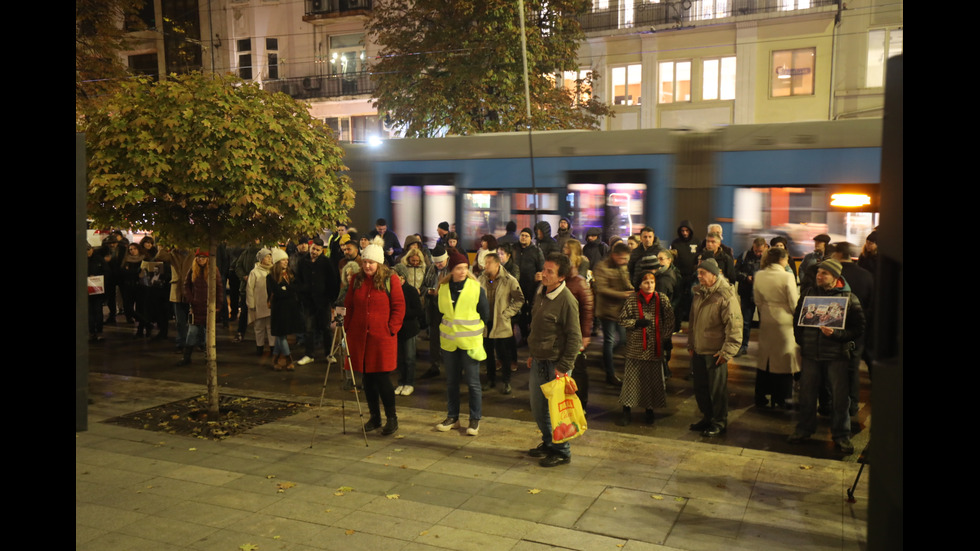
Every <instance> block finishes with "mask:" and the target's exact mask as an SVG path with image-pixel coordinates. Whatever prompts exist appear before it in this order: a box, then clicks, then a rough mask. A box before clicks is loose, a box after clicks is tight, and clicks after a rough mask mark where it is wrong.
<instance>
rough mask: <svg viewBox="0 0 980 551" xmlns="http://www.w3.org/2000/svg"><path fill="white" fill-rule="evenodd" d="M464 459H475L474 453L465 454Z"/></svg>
mask: <svg viewBox="0 0 980 551" xmlns="http://www.w3.org/2000/svg"><path fill="white" fill-rule="evenodd" d="M463 459H473V456H472V455H464V456H463Z"/></svg>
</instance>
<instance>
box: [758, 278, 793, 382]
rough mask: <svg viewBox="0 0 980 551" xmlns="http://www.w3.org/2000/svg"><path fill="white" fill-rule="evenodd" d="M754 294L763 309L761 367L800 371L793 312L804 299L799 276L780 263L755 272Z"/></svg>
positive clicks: (763, 368) (760, 324) (774, 370)
mask: <svg viewBox="0 0 980 551" xmlns="http://www.w3.org/2000/svg"><path fill="white" fill-rule="evenodd" d="M752 294H753V296H754V297H755V305H756V307H757V308H758V309H759V361H758V368H759V369H761V370H763V371H765V369H766V364H767V363H768V364H769V371H770V372H772V373H796V372H797V371H799V370H800V347H799V346H798V345H797V344H796V340H795V339H794V338H793V312H794V310H795V309H796V303H797V301H799V299H800V292H799V290H797V288H796V278H795V277H794V276H793V274H792V273H790V272H787V271H786V270H785V269H784V268H783V267H782V266H780V265H779V264H770V265H769V266H767V267H766V268H765V269H763V270H759V271H758V272H756V273H755V285H754V286H753V290H752Z"/></svg>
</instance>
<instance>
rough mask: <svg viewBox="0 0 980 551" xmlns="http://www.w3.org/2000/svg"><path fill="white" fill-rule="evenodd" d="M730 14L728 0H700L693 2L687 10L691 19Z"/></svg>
mask: <svg viewBox="0 0 980 551" xmlns="http://www.w3.org/2000/svg"><path fill="white" fill-rule="evenodd" d="M731 15H732V7H731V2H730V1H729V0H701V1H700V2H694V3H693V5H692V6H691V9H690V10H689V16H690V18H691V19H692V20H701V19H718V18H719V17H730V16H731Z"/></svg>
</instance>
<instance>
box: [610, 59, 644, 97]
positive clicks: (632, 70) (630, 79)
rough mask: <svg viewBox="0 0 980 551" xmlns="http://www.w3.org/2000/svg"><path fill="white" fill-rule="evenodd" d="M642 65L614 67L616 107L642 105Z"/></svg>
mask: <svg viewBox="0 0 980 551" xmlns="http://www.w3.org/2000/svg"><path fill="white" fill-rule="evenodd" d="M642 68H643V66H642V65H640V64H639V63H637V64H636V65H627V66H626V67H613V70H612V85H613V103H614V104H616V105H640V103H641V101H640V100H641V98H640V70H641V69H642Z"/></svg>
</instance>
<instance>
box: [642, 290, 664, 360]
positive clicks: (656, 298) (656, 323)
mask: <svg viewBox="0 0 980 551" xmlns="http://www.w3.org/2000/svg"><path fill="white" fill-rule="evenodd" d="M636 294H637V295H639V296H638V297H637V298H636V307H637V308H638V309H639V310H640V319H643V299H644V297H645V298H646V299H647V303H649V302H650V297H653V300H654V301H655V303H656V306H655V307H654V312H653V313H654V318H653V328H654V331H655V333H654V335H659V334H660V295H659V294H657V293H656V292H654V293H653V294H652V295H645V294H644V293H643V292H641V291H638V292H637V293H636ZM648 327H649V326H648ZM656 342H657V349H656V351H657V356H658V357H659V356H660V355H661V354H662V352H663V351H662V350H661V349H660V347H661V343H660V339H659V338H658V339H656ZM646 349H647V328H646V327H644V328H643V350H646Z"/></svg>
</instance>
